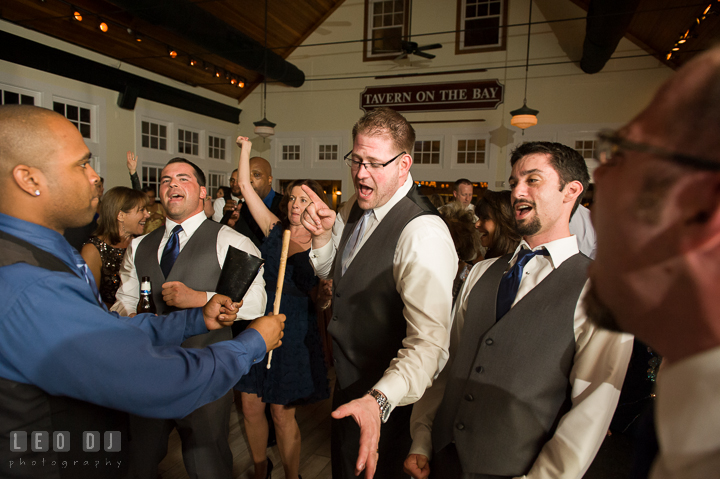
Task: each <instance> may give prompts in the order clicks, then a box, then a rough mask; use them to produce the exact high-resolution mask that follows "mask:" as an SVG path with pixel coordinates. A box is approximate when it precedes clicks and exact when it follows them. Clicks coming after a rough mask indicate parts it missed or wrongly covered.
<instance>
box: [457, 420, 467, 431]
mask: <svg viewBox="0 0 720 479" xmlns="http://www.w3.org/2000/svg"><path fill="white" fill-rule="evenodd" d="M455 427H456V428H458V430H460V431H462V430H463V429H465V424H463V423H461V422H459V423H457V426H455Z"/></svg>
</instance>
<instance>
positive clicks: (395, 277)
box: [302, 108, 458, 479]
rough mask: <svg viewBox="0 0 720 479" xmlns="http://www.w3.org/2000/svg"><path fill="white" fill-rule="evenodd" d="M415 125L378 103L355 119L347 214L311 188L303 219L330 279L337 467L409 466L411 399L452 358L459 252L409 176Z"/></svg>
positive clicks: (315, 259) (317, 263)
mask: <svg viewBox="0 0 720 479" xmlns="http://www.w3.org/2000/svg"><path fill="white" fill-rule="evenodd" d="M414 144H415V132H414V130H413V128H412V126H410V124H409V123H408V122H407V120H405V118H404V117H403V116H402V115H400V114H398V113H397V112H395V111H393V110H390V109H387V108H381V109H377V110H373V111H371V112H369V113H367V114H365V115H364V116H363V117H362V118H361V119H360V120H359V121H358V122H357V123H356V124H355V127H354V128H353V149H352V151H351V152H350V153H348V155H346V156H345V162H346V163H347V164H348V166H349V167H350V170H351V173H352V178H353V183H354V185H355V192H356V193H355V195H354V196H353V197H352V198H351V199H350V201H348V204H347V207H346V208H345V209H344V210H343V211H341V212H340V214H339V215H337V217H336V215H335V213H334V212H333V211H332V210H331V209H330V208H328V207H327V205H325V204H324V203H322V202H321V201H320V199H319V198H318V197H317V195H315V194H314V193H313V192H312V190H310V189H307V188H305V187H303V188H304V189H305V191H306V192H307V194H308V195H309V196H310V198H311V199H312V201H313V204H311V205H310V206H308V208H307V209H306V210H305V213H304V215H303V219H302V221H303V225H304V226H305V227H306V228H307V229H308V230H309V231H310V232H311V234H312V235H313V245H312V251H311V254H310V257H311V262H312V264H313V267H314V268H315V271H316V272H317V274H318V276H320V277H321V278H332V279H333V280H334V281H333V285H334V295H333V318H332V321H331V322H330V325H329V327H328V330H329V331H330V334H331V335H332V336H333V354H334V356H335V371H336V373H337V382H336V385H335V392H334V396H333V407H335V408H337V409H336V410H335V411H334V412H333V418H335V419H336V420H335V421H333V424H332V468H333V478H336V479H337V478H347V479H350V478H353V477H355V475H356V474H360V473H361V472H362V471H363V469H364V470H365V477H366V478H371V477H373V475H374V476H375V477H378V478H389V479H397V478H399V477H403V459H404V458H403V457H402V452H399V451H406V450H407V448H408V447H409V446H410V435H409V419H410V413H411V408H409V407H402V406H407V405H408V404H412V403H414V402H415V401H417V400H418V398H420V397H421V396H422V394H423V393H424V391H425V389H426V388H427V387H428V386H429V385H430V384H431V383H432V381H433V380H434V379H435V377H436V376H437V374H438V372H439V371H440V370H441V369H442V368H443V366H444V365H445V362H446V361H447V358H448V349H447V348H448V343H449V337H448V334H449V330H450V324H451V320H450V309H451V304H452V283H453V279H454V277H455V273H456V270H457V262H458V258H457V254H456V253H455V247H454V246H453V242H452V238H451V237H450V233H449V231H448V229H447V227H446V226H445V224H444V223H443V221H442V219H441V218H440V217H439V216H438V214H437V211H436V210H435V208H434V207H433V206H432V204H431V203H430V202H429V201H428V200H427V199H426V198H425V197H423V196H422V195H420V194H419V192H418V188H417V187H416V186H415V184H414V183H413V180H412V176H411V175H410V166H411V165H412V162H413V159H412V156H411V153H412V148H413V146H414Z"/></svg>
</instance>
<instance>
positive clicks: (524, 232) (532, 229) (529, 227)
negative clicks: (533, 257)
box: [515, 214, 542, 236]
mask: <svg viewBox="0 0 720 479" xmlns="http://www.w3.org/2000/svg"><path fill="white" fill-rule="evenodd" d="M515 225H516V226H517V232H518V233H520V236H532V235H534V234H537V233H538V232H539V231H540V228H542V225H541V224H540V218H538V217H537V214H536V215H535V217H534V218H533V219H531V220H525V221H524V222H522V223H518V222H517V221H515Z"/></svg>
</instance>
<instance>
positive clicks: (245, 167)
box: [236, 136, 280, 236]
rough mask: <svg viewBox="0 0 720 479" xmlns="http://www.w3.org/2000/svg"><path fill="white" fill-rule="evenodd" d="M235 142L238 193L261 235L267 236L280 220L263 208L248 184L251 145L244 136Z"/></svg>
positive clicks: (258, 197)
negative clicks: (241, 196) (237, 163)
mask: <svg viewBox="0 0 720 479" xmlns="http://www.w3.org/2000/svg"><path fill="white" fill-rule="evenodd" d="M236 141H237V144H238V146H239V147H240V165H239V166H238V182H239V183H240V191H241V192H242V195H243V197H244V198H245V204H246V205H247V207H248V208H249V209H250V214H251V215H252V217H253V219H255V222H256V223H257V224H258V226H259V227H260V228H261V229H262V232H263V234H264V235H265V236H268V235H269V234H270V230H271V229H272V227H273V226H274V225H275V223H278V222H279V221H280V219H279V218H278V217H277V216H275V215H274V214H273V212H272V211H270V210H269V209H268V207H267V206H265V203H263V200H262V198H260V196H258V194H257V193H256V192H255V190H254V189H253V187H252V184H251V183H250V150H251V149H252V143H251V142H250V140H249V139H248V138H247V137H245V136H238V137H237V140H236Z"/></svg>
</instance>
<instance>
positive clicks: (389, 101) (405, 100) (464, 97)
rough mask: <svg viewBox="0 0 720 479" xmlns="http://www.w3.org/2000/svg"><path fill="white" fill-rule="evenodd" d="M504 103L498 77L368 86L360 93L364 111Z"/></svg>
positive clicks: (489, 106)
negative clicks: (477, 79) (381, 108)
mask: <svg viewBox="0 0 720 479" xmlns="http://www.w3.org/2000/svg"><path fill="white" fill-rule="evenodd" d="M502 102H503V86H502V85H501V84H500V83H499V82H498V81H497V79H496V80H483V81H470V82H452V83H424V84H417V85H393V86H376V87H367V88H365V90H364V91H363V92H362V93H361V94H360V108H361V109H362V110H364V111H368V110H373V109H375V108H379V107H381V106H385V107H388V108H392V109H393V110H396V111H401V112H402V111H437V110H494V109H495V108H497V106H498V105H499V104H500V103H502Z"/></svg>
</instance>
